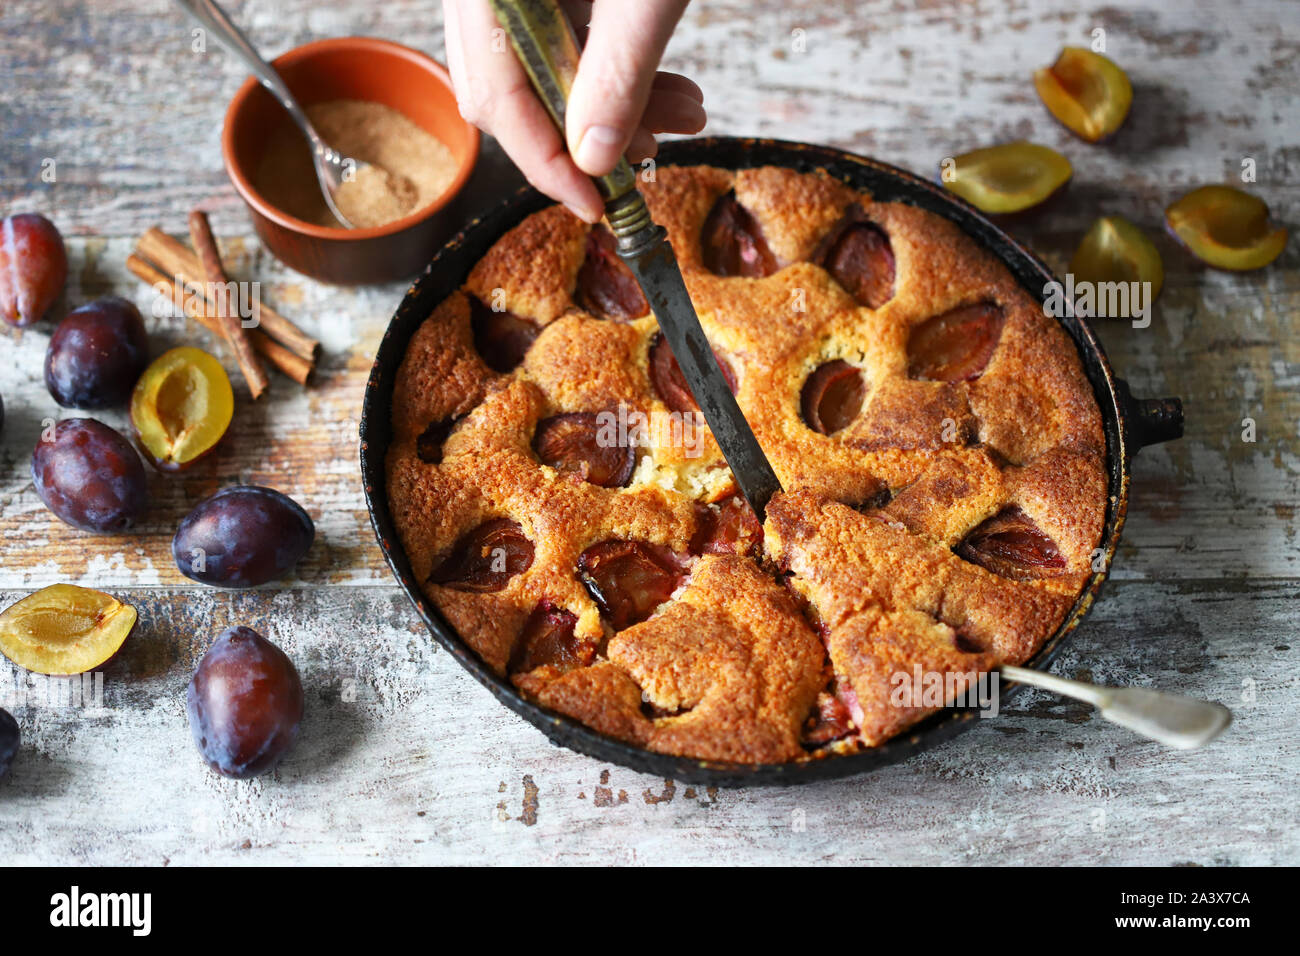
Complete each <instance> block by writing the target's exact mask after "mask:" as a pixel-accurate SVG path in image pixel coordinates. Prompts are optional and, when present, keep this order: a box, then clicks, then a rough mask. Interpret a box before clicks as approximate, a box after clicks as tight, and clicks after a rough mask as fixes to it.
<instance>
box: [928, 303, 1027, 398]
mask: <svg viewBox="0 0 1300 956" xmlns="http://www.w3.org/2000/svg"><path fill="white" fill-rule="evenodd" d="M1003 319H1004V315H1003V312H1002V308H1001V307H1000V306H997V305H994V304H993V303H991V302H980V303H976V304H975V305H963V306H960V307H958V308H956V309H952V310H950V311H948V312H944V313H943V314H942V315H936V316H935V317H934V318H931V319H926V320H925V321H924V322H922V323H921V324H920V325H916V326H913V327H912V331H911V334H910V335H909V336H908V339H907V374H908V377H909V378H914V379H922V380H925V381H931V382H969V381H971V380H972V379H976V378H979V377H980V375H982V374H983V373H984V369H985V367H986V366H987V365H988V364H989V359H991V358H992V357H993V352H994V351H995V350H996V349H997V347H998V338H999V336H1001V334H1002V323H1003Z"/></svg>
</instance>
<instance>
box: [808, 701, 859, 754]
mask: <svg viewBox="0 0 1300 956" xmlns="http://www.w3.org/2000/svg"><path fill="white" fill-rule="evenodd" d="M856 729H857V728H856V725H855V724H854V723H853V715H852V713H850V712H849V707H848V704H846V703H844V701H843V700H841V699H840V697H839V695H838V694H833V693H830V692H829V691H822V692H821V693H819V694H818V695H817V702H816V703H815V704H814V705H813V712H812V713H811V714H809V715H808V719H807V720H805V721H804V726H803V735H802V737H801V740H802V743H803V745H804V746H805V747H808V748H812V749H816V748H817V747H824V746H826V745H827V744H829V743H833V742H834V741H836V740H842V739H843V738H845V737H847V736H849V734H851V733H853V731H854V730H856Z"/></svg>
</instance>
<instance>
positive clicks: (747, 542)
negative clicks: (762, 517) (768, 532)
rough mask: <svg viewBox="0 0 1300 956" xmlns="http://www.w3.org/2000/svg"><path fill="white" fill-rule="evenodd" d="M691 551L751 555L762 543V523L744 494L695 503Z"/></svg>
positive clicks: (696, 552) (693, 552)
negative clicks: (710, 502)
mask: <svg viewBox="0 0 1300 956" xmlns="http://www.w3.org/2000/svg"><path fill="white" fill-rule="evenodd" d="M695 516H696V525H695V534H694V535H692V536H691V544H690V550H691V553H692V554H754V553H756V552H757V551H758V549H759V548H760V547H762V544H763V526H762V525H761V524H760V523H759V520H758V516H757V515H755V514H754V509H753V508H751V507H750V506H749V502H748V501H746V500H745V498H744V496H743V495H738V494H737V495H729V496H728V497H726V498H723V499H722V500H721V501H718V502H715V503H714V504H711V505H706V504H697V505H696V506H695Z"/></svg>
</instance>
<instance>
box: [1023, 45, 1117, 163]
mask: <svg viewBox="0 0 1300 956" xmlns="http://www.w3.org/2000/svg"><path fill="white" fill-rule="evenodd" d="M1034 87H1035V88H1036V89H1037V90H1038V95H1039V97H1041V98H1042V101H1043V104H1044V105H1045V106H1046V107H1047V109H1048V110H1049V111H1050V112H1051V114H1052V115H1053V116H1055V117H1056V118H1057V120H1059V121H1060V123H1061V125H1063V126H1064V127H1065V128H1066V129H1068V130H1069V131H1070V132H1071V133H1073V134H1074V135H1075V136H1078V137H1079V138H1080V139H1083V140H1086V141H1087V142H1089V143H1096V142H1098V141H1100V140H1103V139H1105V138H1107V137H1108V136H1110V135H1112V134H1113V133H1114V132H1115V131H1116V130H1118V129H1119V128H1120V127H1121V126H1123V125H1124V119H1125V118H1126V117H1127V116H1128V110H1129V106H1130V105H1131V104H1132V103H1133V86H1132V84H1131V83H1129V79H1128V74H1126V73H1125V72H1124V71H1123V70H1121V69H1120V68H1119V67H1118V66H1116V64H1115V62H1114V61H1113V60H1111V59H1109V58H1108V57H1105V56H1102V55H1101V54H1100V53H1094V52H1093V51H1092V50H1088V49H1085V48H1084V47H1077V46H1067V47H1065V48H1064V49H1063V50H1061V53H1060V55H1059V56H1057V58H1056V62H1055V63H1053V64H1052V65H1051V66H1048V67H1044V68H1043V69H1041V70H1035V71H1034Z"/></svg>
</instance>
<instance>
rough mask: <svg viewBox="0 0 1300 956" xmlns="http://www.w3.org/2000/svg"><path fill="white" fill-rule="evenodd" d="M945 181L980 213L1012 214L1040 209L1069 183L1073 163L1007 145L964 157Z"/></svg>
mask: <svg viewBox="0 0 1300 956" xmlns="http://www.w3.org/2000/svg"><path fill="white" fill-rule="evenodd" d="M950 170H951V171H950V173H945V175H944V176H943V177H941V178H942V181H943V185H944V188H945V189H947V190H949V191H950V192H954V193H956V194H957V195H958V196H960V197H961V198H962V199H965V200H966V201H967V202H969V203H970V204H971V205H973V206H974V207H975V208H976V209H978V210H980V212H987V213H992V214H1010V213H1016V212H1021V211H1022V210H1025V209H1029V208H1031V207H1033V206H1037V205H1038V204H1039V203H1041V202H1043V201H1044V200H1046V199H1047V198H1048V197H1050V196H1051V195H1052V194H1053V193H1055V192H1056V191H1057V190H1059V189H1061V188H1062V187H1063V186H1064V185H1065V184H1066V183H1068V182H1069V181H1070V177H1071V176H1072V175H1073V174H1074V170H1073V168H1072V167H1071V166H1070V161H1069V160H1068V159H1066V158H1065V157H1064V156H1062V155H1061V154H1060V153H1058V152H1057V151H1056V150H1054V149H1048V148H1047V147H1046V146H1039V145H1037V144H1036V143H1025V142H1019V143H1004V144H1002V145H1001V146H989V147H988V148H986V149H977V150H974V151H973V152H969V153H963V154H962V155H960V156H957V157H955V158H954V160H953V165H952V166H951V167H950Z"/></svg>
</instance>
